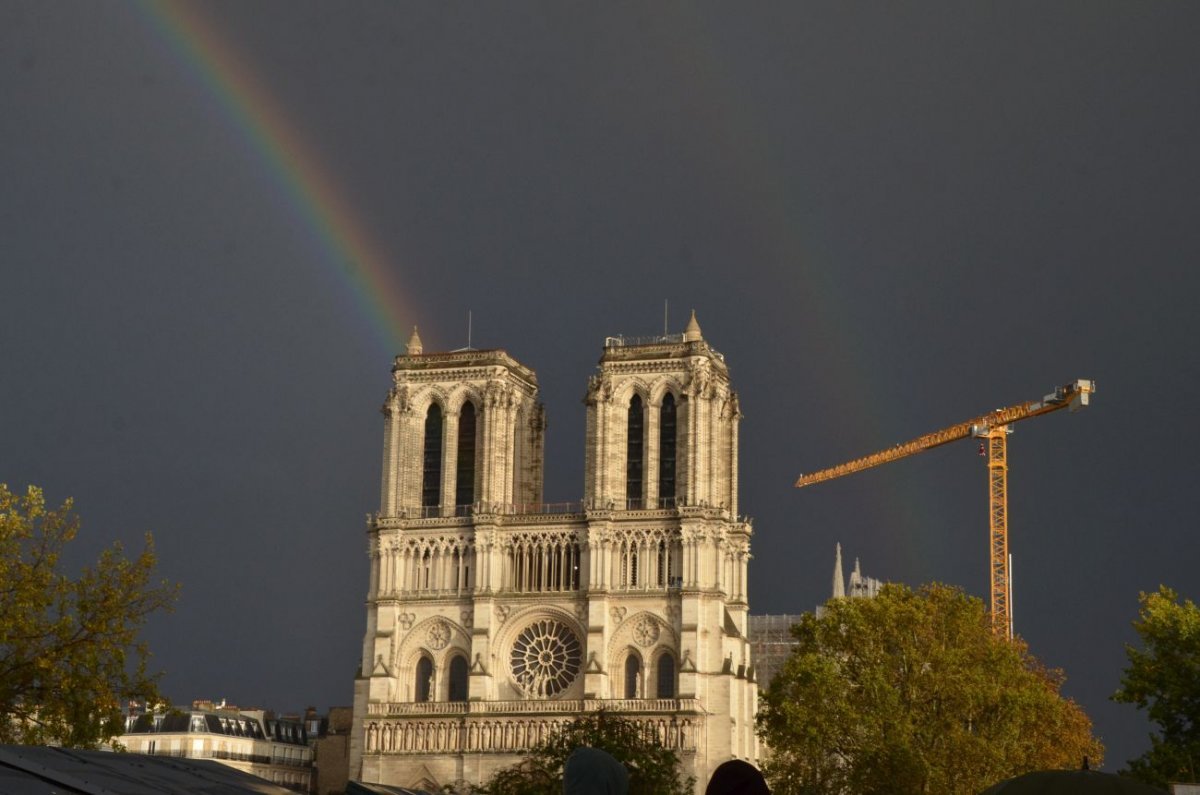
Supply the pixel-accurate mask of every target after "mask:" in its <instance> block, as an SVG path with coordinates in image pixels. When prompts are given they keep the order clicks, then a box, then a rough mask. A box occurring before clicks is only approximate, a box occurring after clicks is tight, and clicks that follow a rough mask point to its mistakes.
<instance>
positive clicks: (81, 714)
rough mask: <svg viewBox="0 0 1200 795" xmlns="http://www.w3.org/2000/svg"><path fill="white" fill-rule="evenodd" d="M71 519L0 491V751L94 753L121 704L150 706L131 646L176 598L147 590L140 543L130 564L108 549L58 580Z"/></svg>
mask: <svg viewBox="0 0 1200 795" xmlns="http://www.w3.org/2000/svg"><path fill="white" fill-rule="evenodd" d="M72 509H73V505H72V502H71V500H67V501H66V502H65V503H63V505H62V507H60V508H57V509H47V507H46V501H45V498H44V497H43V495H42V491H41V489H39V488H37V487H36V486H30V487H29V488H28V490H27V491H26V492H25V494H24V495H18V494H14V493H13V492H11V491H9V489H8V486H7V485H6V484H0V743H26V744H37V743H59V744H61V745H64V746H69V747H78V748H86V747H96V746H98V745H100V744H102V743H105V742H109V741H111V739H112V738H113V737H114V736H115V735H117V734H119V733H120V732H121V731H122V729H123V728H124V727H123V723H122V716H121V702H122V701H124V700H126V699H130V698H138V699H146V700H149V701H154V700H157V698H158V693H157V690H156V687H155V680H156V679H157V677H155V676H151V675H150V674H148V673H147V671H146V660H147V657H148V656H149V652H148V650H147V649H146V647H145V645H144V644H142V643H140V642H139V641H138V637H137V636H138V631H139V630H140V628H141V627H142V625H143V624H144V623H145V621H146V618H147V617H148V616H149V615H151V614H152V613H154V612H155V611H157V610H160V609H163V608H169V607H170V606H171V604H172V603H173V602H174V600H175V595H176V588H175V587H173V586H170V585H167V584H166V583H164V582H155V581H153V577H154V568H155V557H154V545H153V541H152V539H151V538H150V536H149V535H147V536H146V546H145V548H144V549H143V550H142V553H141V554H140V555H139V556H138V557H137V558H135V559H133V560H130V559H128V558H126V557H125V556H124V554H123V552H122V549H121V546H120V545H119V544H115V545H113V546H112V547H110V548H109V549H106V550H104V552H102V553H101V555H100V558H99V559H98V560H97V561H96V563H95V564H94V565H91V566H87V567H84V568H83V570H82V571H81V572H80V573H79V575H78V576H77V577H75V578H74V579H72V578H71V577H69V576H67V575H66V574H64V573H63V571H62V570H61V566H60V558H61V556H62V553H63V549H64V548H65V547H66V545H67V544H69V543H70V542H71V541H72V540H73V539H74V538H75V536H76V534H77V533H78V531H79V518H78V516H76V515H75V514H74V513H73V510H72Z"/></svg>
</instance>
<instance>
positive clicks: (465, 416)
mask: <svg viewBox="0 0 1200 795" xmlns="http://www.w3.org/2000/svg"><path fill="white" fill-rule="evenodd" d="M455 476H456V477H455V487H454V504H455V505H456V506H461V505H470V504H472V503H473V502H475V404H474V403H472V402H471V401H469V400H468V401H467V402H466V403H464V404H463V407H462V412H461V413H460V414H459V415H458V466H457V471H456V472H455Z"/></svg>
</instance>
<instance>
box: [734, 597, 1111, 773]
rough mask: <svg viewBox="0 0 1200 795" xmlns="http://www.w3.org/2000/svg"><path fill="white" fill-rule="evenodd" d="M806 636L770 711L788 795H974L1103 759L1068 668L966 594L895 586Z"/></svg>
mask: <svg viewBox="0 0 1200 795" xmlns="http://www.w3.org/2000/svg"><path fill="white" fill-rule="evenodd" d="M792 634H793V635H794V637H795V640H796V643H797V648H796V650H795V651H794V652H793V654H792V656H791V657H790V658H789V659H788V660H787V662H786V663H785V665H784V667H783V668H782V669H781V671H780V672H779V673H778V674H777V675H776V677H775V679H774V681H773V682H772V683H771V686H770V688H769V689H768V690H767V691H766V693H765V695H764V696H763V697H762V700H761V703H760V710H759V715H758V725H759V733H760V734H761V736H762V737H763V739H764V740H765V741H766V742H767V744H768V746H769V747H770V756H769V758H768V760H767V762H766V764H765V765H764V773H765V774H766V776H767V779H768V781H769V782H770V784H771V791H772V792H775V793H776V794H777V795H792V794H799V793H804V794H805V795H824V794H825V793H829V794H830V795H832V794H833V793H845V792H855V793H861V794H862V795H872V794H873V793H880V794H882V793H891V794H892V795H906V793H914V795H915V794H916V793H938V795H957V794H958V793H962V794H963V795H967V794H968V793H969V794H971V795H973V794H974V793H978V792H980V791H982V790H984V789H986V788H987V787H988V786H990V785H992V784H995V783H996V782H997V781H1001V780H1003V779H1006V778H1010V777H1012V776H1015V775H1019V774H1021V773H1025V772H1028V771H1030V770H1038V769H1046V768H1062V767H1068V768H1069V767H1078V766H1079V764H1080V762H1081V761H1082V759H1083V756H1084V755H1087V756H1088V757H1089V758H1090V759H1091V761H1092V762H1095V763H1099V762H1100V760H1101V757H1102V754H1103V747H1102V746H1101V745H1100V743H1099V742H1098V741H1097V740H1096V739H1095V738H1093V737H1092V733H1091V721H1090V720H1089V719H1088V717H1087V716H1086V715H1085V714H1084V713H1083V711H1082V710H1081V709H1080V708H1079V706H1078V705H1076V704H1075V703H1074V702H1072V701H1070V700H1068V699H1066V698H1064V697H1063V696H1062V695H1061V694H1060V693H1059V688H1060V686H1061V684H1062V676H1061V674H1060V673H1059V672H1057V671H1052V670H1048V669H1046V668H1045V667H1043V666H1042V665H1041V664H1040V663H1039V662H1038V661H1037V660H1036V659H1034V658H1033V657H1032V656H1031V655H1030V654H1029V651H1028V648H1027V647H1026V645H1025V644H1024V643H1023V642H1022V641H1020V640H1019V639H1017V640H1013V641H1007V640H1004V639H1003V638H998V637H996V636H995V635H994V634H993V633H992V630H991V622H990V620H989V618H988V615H987V612H986V610H985V609H984V606H983V602H982V601H980V600H979V599H975V598H972V597H969V596H967V595H966V594H964V593H962V592H961V591H960V590H957V589H954V588H950V587H947V586H943V585H936V584H935V585H929V586H925V587H923V588H921V589H920V590H919V591H916V592H914V591H912V590H910V589H908V588H905V587H903V586H898V585H888V586H885V587H884V588H883V590H882V591H881V592H880V594H879V595H878V596H877V597H876V598H874V599H835V600H832V601H831V602H829V604H828V605H827V607H826V612H825V613H824V615H823V616H821V617H820V618H818V617H816V616H815V615H811V614H809V615H805V616H804V617H803V618H802V619H801V621H800V623H799V624H797V625H796V626H795V627H793V630H792Z"/></svg>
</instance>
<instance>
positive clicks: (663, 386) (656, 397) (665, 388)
mask: <svg viewBox="0 0 1200 795" xmlns="http://www.w3.org/2000/svg"><path fill="white" fill-rule="evenodd" d="M668 392H670V393H671V395H672V396H673V397H674V398H675V405H676V406H678V405H679V400H680V398H681V397H682V395H683V384H682V383H681V381H680V379H679V377H678V376H674V375H663V376H659V377H658V378H657V379H655V381H654V383H653V384H651V385H650V389H649V395H650V405H651V406H654V407H655V408H658V407H659V406H661V405H662V401H663V397H664V396H665V395H666V394H667V393H668Z"/></svg>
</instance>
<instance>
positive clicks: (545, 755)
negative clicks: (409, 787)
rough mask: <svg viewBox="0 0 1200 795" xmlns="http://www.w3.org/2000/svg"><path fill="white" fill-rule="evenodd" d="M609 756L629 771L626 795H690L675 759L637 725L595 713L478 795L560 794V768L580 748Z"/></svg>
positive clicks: (536, 750)
mask: <svg viewBox="0 0 1200 795" xmlns="http://www.w3.org/2000/svg"><path fill="white" fill-rule="evenodd" d="M584 745H587V746H591V747H592V748H599V749H601V750H604V751H607V752H608V753H610V754H612V755H613V757H614V758H616V760H617V761H618V762H620V763H622V764H623V765H625V769H626V770H628V771H629V795H691V792H692V786H693V784H694V783H695V782H694V780H693V779H691V778H688V779H686V780H681V779H680V777H679V757H678V756H676V755H675V752H674V751H672V750H671V749H669V748H666V747H664V746H662V745H660V744H659V742H658V737H657V736H656V735H654V734H653V733H647V732H645V731H643V730H642V727H641V726H640V725H638V724H637V723H634V722H632V721H629V720H626V719H624V718H621V717H618V716H616V715H614V714H612V713H611V712H607V711H605V710H600V711H599V712H594V713H591V714H589V715H584V716H583V717H581V718H578V719H576V720H574V721H571V722H570V723H568V724H567V725H566V726H565V727H564V728H563V729H562V730H561V731H559V732H558V733H557V734H555V735H553V736H552V737H550V738H549V739H548V740H547V741H546V742H545V743H543V744H542V745H539V746H537V747H536V748H534V749H533V750H532V751H530V753H529V755H528V756H527V757H526V758H525V759H524V760H522V761H521V762H520V763H519V764H516V765H513V766H511V767H506V768H504V769H502V770H499V771H497V772H496V774H495V775H493V776H492V778H491V779H489V780H488V782H487V783H486V784H484V785H483V786H482V787H480V788H478V789H477V790H476V792H478V793H482V794H483V795H560V793H561V792H562V780H563V765H564V763H566V761H567V757H568V756H570V755H571V752H572V751H574V750H575V749H576V748H579V747H580V746H584Z"/></svg>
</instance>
